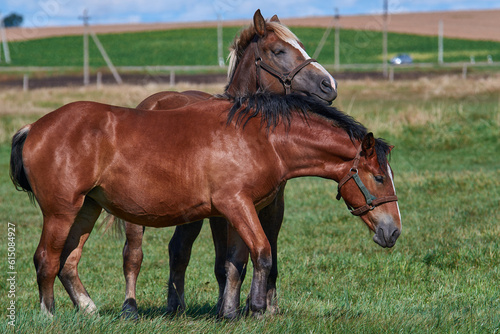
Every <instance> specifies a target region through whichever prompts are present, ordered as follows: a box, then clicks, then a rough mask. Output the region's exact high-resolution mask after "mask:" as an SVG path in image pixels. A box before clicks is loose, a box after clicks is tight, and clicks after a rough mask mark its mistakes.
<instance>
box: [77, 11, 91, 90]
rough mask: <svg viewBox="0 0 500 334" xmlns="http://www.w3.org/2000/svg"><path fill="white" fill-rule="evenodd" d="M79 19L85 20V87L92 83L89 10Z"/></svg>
mask: <svg viewBox="0 0 500 334" xmlns="http://www.w3.org/2000/svg"><path fill="white" fill-rule="evenodd" d="M78 19H80V20H83V85H84V86H88V85H89V83H90V76H89V20H90V16H89V15H88V10H87V9H84V10H83V15H82V16H79V17H78Z"/></svg>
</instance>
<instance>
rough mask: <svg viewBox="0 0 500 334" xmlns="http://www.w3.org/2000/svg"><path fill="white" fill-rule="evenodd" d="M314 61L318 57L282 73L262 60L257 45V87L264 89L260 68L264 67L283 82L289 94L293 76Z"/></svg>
mask: <svg viewBox="0 0 500 334" xmlns="http://www.w3.org/2000/svg"><path fill="white" fill-rule="evenodd" d="M312 62H317V61H316V59H312V58H309V59H306V60H305V61H304V62H302V63H301V64H299V65H298V66H297V67H295V68H294V69H293V70H292V71H290V72H285V73H281V72H279V71H278V70H276V69H275V68H273V67H272V66H271V65H269V64H267V63H265V62H264V61H263V60H262V58H261V57H260V54H259V50H258V48H257V47H256V48H255V68H256V71H257V86H258V87H257V88H259V89H260V90H263V87H262V81H261V79H260V69H263V70H265V71H266V72H268V73H269V74H271V75H273V76H275V77H276V78H278V79H279V81H280V82H281V84H282V85H283V87H284V88H285V94H287V95H288V94H290V93H291V92H292V81H293V78H294V77H295V76H296V75H297V73H299V72H300V70H302V69H303V68H304V67H306V66H307V65H309V64H310V63H312Z"/></svg>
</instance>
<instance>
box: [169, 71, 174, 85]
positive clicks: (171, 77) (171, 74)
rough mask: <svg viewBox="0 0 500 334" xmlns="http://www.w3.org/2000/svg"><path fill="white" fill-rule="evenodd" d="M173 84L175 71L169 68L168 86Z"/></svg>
mask: <svg viewBox="0 0 500 334" xmlns="http://www.w3.org/2000/svg"><path fill="white" fill-rule="evenodd" d="M173 86H175V71H174V70H170V87H173Z"/></svg>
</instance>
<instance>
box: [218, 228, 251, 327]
mask: <svg viewBox="0 0 500 334" xmlns="http://www.w3.org/2000/svg"><path fill="white" fill-rule="evenodd" d="M214 240H215V239H214ZM226 245H227V257H226V260H225V273H226V275H225V276H226V282H225V284H224V291H223V295H222V298H220V300H219V302H218V304H217V314H219V315H220V316H224V317H225V318H230V319H232V318H235V317H236V316H237V315H238V308H239V307H240V291H241V284H242V283H243V280H244V278H245V274H246V267H247V262H248V247H247V246H246V245H245V243H244V242H243V240H242V239H241V237H240V236H239V235H238V233H237V232H236V230H235V229H234V228H233V227H231V226H228V227H227V243H226ZM249 299H250V297H249ZM248 311H249V310H248V309H247V310H246V312H248Z"/></svg>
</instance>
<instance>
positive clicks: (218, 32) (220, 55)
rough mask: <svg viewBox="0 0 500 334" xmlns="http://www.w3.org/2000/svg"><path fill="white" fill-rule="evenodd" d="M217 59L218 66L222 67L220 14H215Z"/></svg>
mask: <svg viewBox="0 0 500 334" xmlns="http://www.w3.org/2000/svg"><path fill="white" fill-rule="evenodd" d="M217 58H218V60H219V66H220V67H223V66H224V56H223V53H222V14H220V13H218V14H217Z"/></svg>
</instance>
